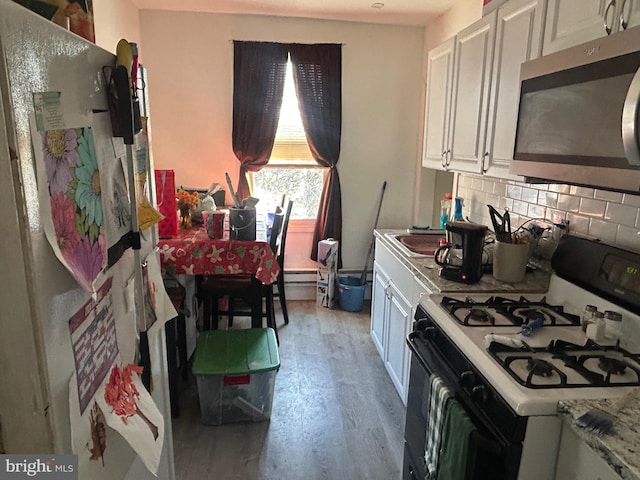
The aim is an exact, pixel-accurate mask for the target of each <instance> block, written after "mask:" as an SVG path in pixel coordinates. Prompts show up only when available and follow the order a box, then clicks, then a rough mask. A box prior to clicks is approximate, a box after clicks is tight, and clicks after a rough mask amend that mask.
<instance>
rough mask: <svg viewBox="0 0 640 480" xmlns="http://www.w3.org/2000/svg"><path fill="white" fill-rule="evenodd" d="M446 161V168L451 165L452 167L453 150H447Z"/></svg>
mask: <svg viewBox="0 0 640 480" xmlns="http://www.w3.org/2000/svg"><path fill="white" fill-rule="evenodd" d="M446 159H447V164H446V166H447V167H448V166H449V165H451V149H450V148H448V149H447V155H446Z"/></svg>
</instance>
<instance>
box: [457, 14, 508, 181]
mask: <svg viewBox="0 0 640 480" xmlns="http://www.w3.org/2000/svg"><path fill="white" fill-rule="evenodd" d="M496 14H497V11H495V10H494V11H493V12H491V13H490V14H489V15H487V16H485V17H483V18H482V19H481V20H479V21H478V22H475V23H474V24H473V25H471V26H469V27H467V28H465V29H464V30H462V31H461V32H460V33H458V35H456V37H455V42H456V45H455V56H454V73H453V94H452V95H453V97H452V103H451V118H450V121H449V149H450V150H451V152H450V155H451V158H450V160H449V162H448V167H449V168H450V169H452V170H456V171H462V172H471V173H480V172H481V163H482V157H483V155H484V142H485V136H486V128H487V111H488V105H489V91H490V83H491V76H490V72H491V61H492V59H493V44H494V39H495V26H496Z"/></svg>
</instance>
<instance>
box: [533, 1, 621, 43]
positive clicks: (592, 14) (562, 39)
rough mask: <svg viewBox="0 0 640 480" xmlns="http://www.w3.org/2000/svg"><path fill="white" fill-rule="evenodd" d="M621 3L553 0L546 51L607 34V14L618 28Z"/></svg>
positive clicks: (611, 23)
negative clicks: (617, 14)
mask: <svg viewBox="0 0 640 480" xmlns="http://www.w3.org/2000/svg"><path fill="white" fill-rule="evenodd" d="M617 2H620V0H549V4H548V7H547V19H546V24H545V28H544V44H543V47H542V54H543V55H547V54H549V53H552V52H557V51H558V50H563V49H565V48H568V47H573V46H574V45H578V44H580V43H583V42H588V41H589V40H593V39H595V38H599V37H603V36H605V35H606V34H607V32H606V31H605V28H604V22H605V14H606V15H607V22H608V23H609V26H610V27H612V28H613V29H614V30H615V29H617V18H616V6H617V5H616V3H617ZM607 8H608V10H607Z"/></svg>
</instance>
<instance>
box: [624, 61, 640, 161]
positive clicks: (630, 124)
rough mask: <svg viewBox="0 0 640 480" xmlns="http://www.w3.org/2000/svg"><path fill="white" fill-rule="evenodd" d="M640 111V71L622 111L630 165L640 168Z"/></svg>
mask: <svg viewBox="0 0 640 480" xmlns="http://www.w3.org/2000/svg"><path fill="white" fill-rule="evenodd" d="M639 111H640V69H638V71H637V72H636V74H635V75H634V76H633V80H631V85H629V90H628V91H627V98H625V100H624V107H623V109H622V144H623V145H624V153H625V154H626V156H627V161H628V162H629V164H630V165H634V166H640V145H639V143H640V135H639V134H638V133H639V132H638V128H639V127H638V120H639V118H638V117H639V116H640V115H639V113H640V112H639Z"/></svg>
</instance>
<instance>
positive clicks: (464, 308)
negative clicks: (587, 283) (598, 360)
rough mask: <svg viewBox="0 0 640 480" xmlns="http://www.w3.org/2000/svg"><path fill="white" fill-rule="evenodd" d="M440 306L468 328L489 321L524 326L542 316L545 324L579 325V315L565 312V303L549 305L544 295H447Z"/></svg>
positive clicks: (479, 325) (492, 323)
mask: <svg viewBox="0 0 640 480" xmlns="http://www.w3.org/2000/svg"><path fill="white" fill-rule="evenodd" d="M440 305H441V306H442V308H443V309H444V310H446V311H447V312H449V314H450V315H452V316H453V317H454V318H455V319H456V320H457V321H458V322H459V323H461V324H462V325H464V326H468V327H483V326H486V325H487V324H488V323H490V324H491V325H493V326H499V327H500V326H507V327H510V326H514V325H515V326H521V325H524V324H527V323H531V321H533V320H537V319H540V318H543V319H544V325H545V326H571V325H580V318H579V317H578V316H577V315H572V314H569V313H565V312H564V309H563V308H562V306H556V305H549V304H548V303H547V302H546V298H544V297H543V298H542V300H539V301H532V300H528V299H527V298H525V297H520V298H515V299H514V298H506V297H500V296H497V295H496V296H490V297H485V298H484V299H482V300H481V301H478V300H477V299H473V298H471V297H469V296H465V297H464V298H462V297H460V298H454V297H448V296H444V297H442V299H441V301H440ZM480 312H482V313H480Z"/></svg>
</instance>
